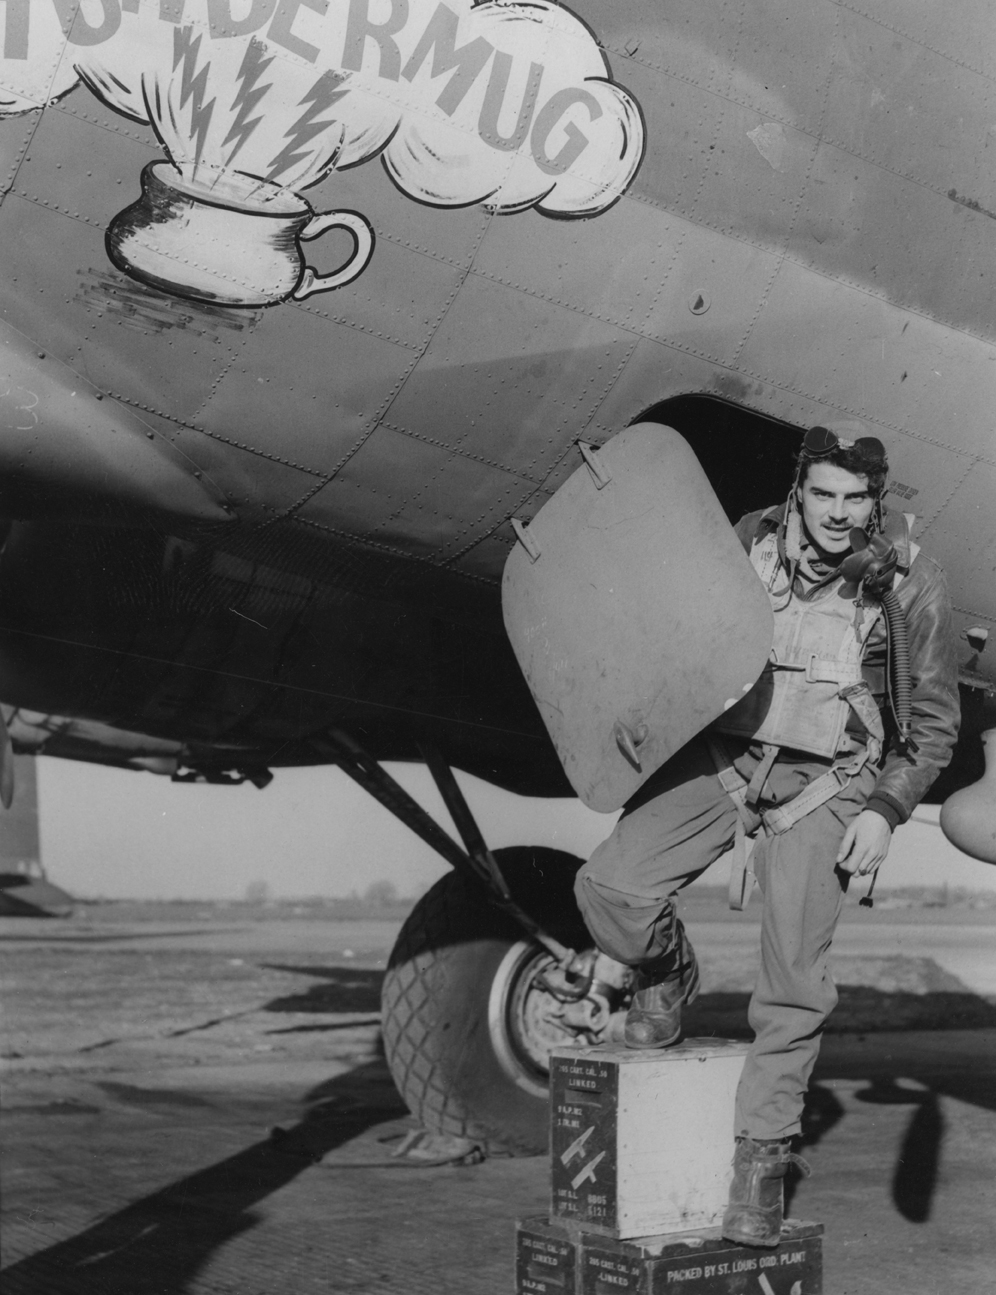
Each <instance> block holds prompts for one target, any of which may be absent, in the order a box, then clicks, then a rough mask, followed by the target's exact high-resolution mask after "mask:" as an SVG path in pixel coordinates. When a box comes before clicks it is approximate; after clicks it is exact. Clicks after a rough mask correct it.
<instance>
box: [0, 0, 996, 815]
mask: <svg viewBox="0 0 996 1295" xmlns="http://www.w3.org/2000/svg"><path fill="white" fill-rule="evenodd" d="M0 18H2V20H3V23H2V25H0V42H2V53H3V58H2V60H0V151H2V159H3V165H2V171H0V174H2V177H3V179H2V185H3V189H2V202H0V240H2V245H3V247H4V249H5V255H4V257H3V270H2V276H3V277H2V298H0V307H2V323H0V327H2V341H3V361H2V368H0V403H2V421H0V430H2V435H0V512H2V515H3V516H4V518H5V519H6V522H5V530H6V538H5V542H4V546H3V550H2V554H0V596H2V603H0V697H2V698H3V701H4V703H5V712H6V714H7V715H8V717H9V718H10V727H11V732H12V735H13V737H14V739H15V745H16V747H17V749H19V750H22V751H31V750H35V751H41V750H44V751H47V752H49V753H52V754H57V755H63V756H67V757H72V758H79V759H85V760H96V761H102V762H105V763H109V764H117V765H121V766H123V767H127V768H133V769H151V770H153V771H156V772H160V773H167V774H176V773H177V772H178V771H179V772H180V773H181V774H182V773H183V772H184V771H192V772H196V773H197V774H198V775H200V776H208V777H213V778H220V777H222V776H223V775H226V774H227V775H233V776H240V777H241V776H246V775H248V776H251V777H254V778H256V779H258V780H259V781H262V780H263V779H264V777H265V774H264V771H265V769H267V768H268V767H273V766H279V765H284V764H295V763H309V762H312V763H315V762H323V761H330V760H332V759H334V752H333V751H332V750H331V749H330V747H329V744H328V741H327V734H328V732H329V730H330V729H331V728H333V727H335V728H339V729H342V730H344V731H346V732H348V733H350V734H351V735H352V736H353V737H355V738H356V739H357V740H359V741H361V742H362V743H363V745H364V746H365V747H366V748H367V750H368V751H369V752H371V753H372V754H373V755H374V756H376V757H377V758H378V759H397V758H416V759H417V758H419V753H420V743H424V742H425V741H427V740H429V741H432V742H433V743H434V744H435V745H436V746H437V747H438V748H439V749H440V750H441V751H442V753H443V755H444V756H445V758H446V759H447V760H448V761H449V762H450V763H451V764H454V765H457V766H459V767H461V768H464V769H466V770H469V771H471V772H473V773H475V774H478V775H480V776H482V777H485V778H487V779H489V780H491V781H493V782H495V783H498V784H501V785H503V786H506V787H509V788H513V789H515V790H517V791H521V792H530V793H533V794H549V795H563V794H567V793H568V791H569V788H568V786H567V783H566V780H565V779H564V776H563V773H562V771H561V769H560V765H559V763H558V761H557V759H556V757H555V755H554V753H553V749H552V746H551V744H550V742H549V740H548V739H547V737H546V734H545V731H544V729H543V727H542V724H541V723H540V720H539V717H538V714H537V711H536V708H535V706H534V704H533V702H532V699H531V697H530V695H529V693H528V691H527V689H526V687H525V684H524V683H523V681H522V679H521V677H520V674H519V671H518V668H517V665H516V663H515V660H514V658H513V656H512V654H511V651H510V649H509V647H508V644H507V641H506V638H505V635H504V631H503V627H502V622H501V612H500V603H499V585H500V578H501V572H502V567H503V563H504V561H505V558H506V556H507V554H508V551H509V549H510V547H511V546H512V545H513V544H514V543H515V536H514V533H513V530H512V527H511V525H510V520H511V519H512V518H517V519H519V520H521V521H523V522H528V521H529V519H530V518H531V517H532V516H533V515H534V514H535V512H536V511H537V510H538V509H539V508H540V507H541V506H542V504H543V503H544V502H545V501H546V500H547V499H548V498H549V497H550V496H551V494H552V493H553V492H554V491H555V490H556V489H557V488H558V486H559V485H561V484H562V483H563V482H564V481H565V480H566V479H567V477H568V476H569V475H570V474H571V473H572V472H573V471H574V470H575V469H576V468H577V467H578V466H579V464H580V463H581V459H580V456H579V452H578V448H577V442H578V441H579V440H582V441H585V442H587V443H589V444H592V445H595V446H598V445H600V444H602V443H603V442H604V441H606V440H607V439H608V438H610V437H611V436H613V435H614V434H615V433H617V432H618V431H620V430H621V429H622V428H624V427H626V426H627V425H629V424H631V423H633V422H635V421H638V420H640V419H645V418H650V419H652V420H657V421H660V422H662V423H668V424H671V425H673V426H675V427H677V428H678V430H679V431H681V432H682V433H683V434H685V435H686V436H687V437H688V438H689V440H690V441H691V443H692V444H693V446H694V447H695V448H696V450H697V452H699V454H700V457H701V458H702V461H703V463H704V464H705V465H706V467H707V471H709V473H710V475H711V476H712V478H713V482H714V485H715V486H716V489H717V491H718V492H719V494H720V497H721V499H722V500H723V502H724V504H725V505H726V506H727V508H728V511H729V513H730V515H731V516H733V517H734V518H735V516H736V515H739V513H741V512H743V511H746V509H748V508H751V507H757V506H760V505H761V504H765V503H769V502H773V501H774V500H776V499H777V498H778V497H780V496H783V495H784V492H785V490H786V488H787V478H786V475H785V474H786V470H787V469H786V467H785V464H786V462H787V461H788V459H787V455H788V452H789V451H790V450H791V448H792V446H793V445H794V444H795V443H796V441H797V437H798V429H801V428H805V427H807V426H810V425H812V424H814V423H819V422H821V421H825V420H829V419H832V418H841V417H856V418H860V419H864V420H866V421H867V422H868V423H869V424H870V425H871V427H872V429H873V430H874V432H875V434H877V435H878V436H880V437H881V439H882V440H883V441H884V442H885V444H886V446H887V448H888V452H889V457H890V463H891V480H890V483H889V494H888V502H889V503H890V505H893V506H899V507H900V508H901V509H903V510H908V511H912V512H915V513H916V514H917V516H918V519H919V521H918V530H917V539H918V540H919V542H920V543H921V544H922V545H923V546H924V548H925V549H926V550H927V551H928V552H929V553H930V554H931V555H932V556H933V557H935V558H936V559H937V560H938V561H939V562H940V563H941V564H942V565H943V566H944V567H945V569H946V570H947V572H948V575H949V579H950V583H951V588H952V592H953V598H954V604H955V607H956V614H955V619H956V630H957V632H958V633H959V635H960V636H961V638H960V641H959V653H960V658H959V659H960V664H961V665H962V666H963V668H964V676H963V678H964V682H965V683H966V685H967V688H966V692H965V710H966V728H965V732H966V735H967V739H966V740H967V741H969V742H975V744H976V752H975V755H974V756H972V754H971V752H969V756H970V758H968V760H967V763H966V761H965V759H964V758H963V759H962V762H961V764H960V765H959V764H957V763H956V769H958V768H961V769H962V770H963V776H962V778H961V780H962V781H965V779H966V778H967V777H968V773H970V772H972V770H973V768H974V765H977V764H978V760H979V754H978V742H977V736H976V735H977V733H978V730H979V728H980V727H983V726H984V725H985V723H986V722H991V716H987V705H988V699H989V697H990V696H991V694H992V691H993V684H994V681H996V651H993V650H990V651H989V653H985V652H982V653H981V654H980V653H979V651H977V650H976V649H977V647H978V645H979V644H980V643H981V642H983V638H980V636H979V633H978V631H982V630H988V629H991V628H992V626H993V622H994V619H996V588H994V581H993V571H994V568H996V508H994V507H993V500H994V499H996V434H994V427H993V410H994V409H996V346H994V343H996V320H994V316H993V309H992V302H993V297H994V286H996V285H994V276H996V258H994V248H996V117H994V113H993V108H992V104H993V101H994V95H993V91H994V80H996V11H994V10H993V7H992V5H991V4H990V3H989V0H957V3H952V4H948V5H944V6H929V5H910V4H908V3H902V2H901V0H869V3H867V4H865V5H863V6H861V7H860V8H859V7H858V6H856V5H852V4H847V3H835V2H833V0H810V2H809V3H807V4H805V5H786V4H784V3H780V2H776V0H747V2H746V3H744V2H743V0H735V2H734V0H729V2H728V3H724V2H723V0H715V2H714V3H710V4H703V3H701V0H666V2H665V3H662V2H661V0H655V2H654V3H651V2H650V0H613V2H612V3H611V4H608V3H604V2H600V0H571V3H570V4H569V5H556V4H553V3H551V2H550V0H488V2H487V3H483V4H479V5H472V4H470V3H468V0H279V3H277V0H82V2H80V0H30V3H29V0H7V3H6V5H5V6H4V9H3V12H2V14H0ZM969 629H971V630H973V631H976V633H975V634H974V636H973V637H972V641H969V638H966V637H965V634H966V631H967V630H969ZM650 646H651V648H652V645H650ZM965 749H966V750H968V748H967V747H966V748H965ZM973 761H974V765H973ZM965 770H967V771H968V772H964V771H965ZM973 776H974V774H973ZM969 780H971V779H970V778H969ZM953 785H955V784H954V783H953V782H952V781H951V779H950V778H949V779H948V783H947V786H948V789H950V788H951V787H952V786H953Z"/></svg>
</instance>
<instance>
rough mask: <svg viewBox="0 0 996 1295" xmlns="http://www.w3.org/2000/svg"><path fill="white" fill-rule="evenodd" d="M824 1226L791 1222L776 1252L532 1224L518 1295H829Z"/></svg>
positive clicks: (703, 1233) (520, 1260)
mask: <svg viewBox="0 0 996 1295" xmlns="http://www.w3.org/2000/svg"><path fill="white" fill-rule="evenodd" d="M822 1238H823V1227H822V1225H821V1224H818V1223H804V1222H800V1221H798V1220H795V1219H789V1220H787V1221H786V1223H785V1225H784V1227H783V1228H782V1239H781V1241H780V1243H779V1244H778V1246H777V1247H775V1248H774V1249H771V1250H759V1249H753V1248H750V1247H747V1246H738V1245H734V1244H733V1242H731V1241H724V1240H723V1238H722V1237H721V1236H720V1234H719V1230H718V1229H716V1228H712V1229H701V1230H698V1231H693V1232H678V1233H669V1234H667V1235H666V1236H657V1237H635V1238H632V1239H630V1240H627V1241H622V1240H617V1239H615V1238H613V1237H604V1236H598V1235H593V1234H591V1233H588V1232H582V1231H581V1229H580V1228H578V1226H577V1225H576V1224H560V1223H550V1222H547V1220H546V1219H543V1218H538V1219H524V1220H522V1221H521V1222H520V1223H519V1225H518V1231H517V1261H516V1287H515V1290H516V1295H822V1292H823V1241H822Z"/></svg>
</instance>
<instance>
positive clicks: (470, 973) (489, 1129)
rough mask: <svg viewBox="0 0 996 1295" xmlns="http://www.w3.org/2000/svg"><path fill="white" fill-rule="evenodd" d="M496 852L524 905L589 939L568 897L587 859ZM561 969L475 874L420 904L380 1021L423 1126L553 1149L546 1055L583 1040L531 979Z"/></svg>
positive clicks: (487, 1144) (510, 1147) (520, 1148)
mask: <svg viewBox="0 0 996 1295" xmlns="http://www.w3.org/2000/svg"><path fill="white" fill-rule="evenodd" d="M495 855H496V858H497V860H498V863H499V866H500V867H501V870H502V873H503V875H504V877H505V879H506V881H507V883H508V885H509V888H510V889H511V890H512V893H513V894H514V895H515V898H516V899H517V900H518V902H519V903H520V904H521V905H522V906H523V907H524V908H526V910H527V911H528V912H530V913H531V914H532V915H533V916H534V917H536V918H538V919H540V920H541V921H542V922H543V923H544V925H545V926H546V928H547V929H548V930H550V931H551V933H552V934H555V935H556V936H557V938H558V939H560V940H562V941H563V942H564V943H565V944H568V945H571V946H572V947H573V948H575V949H577V950H581V949H583V948H585V947H586V946H587V945H588V944H590V937H588V935H587V932H586V931H585V928H584V923H583V922H582V921H581V916H580V914H579V912H578V910H577V907H576V905H575V902H574V895H573V883H574V874H575V872H576V871H577V869H578V867H579V866H580V864H581V860H580V859H577V858H575V857H574V856H573V855H570V854H565V853H563V852H562V851H560V850H549V849H542V848H538V847H513V848H511V849H506V850H497V851H495ZM554 968H555V962H554V959H553V958H552V957H551V956H550V954H549V953H547V951H546V950H545V949H544V948H543V947H542V946H541V945H539V944H536V943H535V942H534V941H532V940H529V939H525V938H523V934H522V931H521V929H520V928H519V927H518V926H517V925H516V924H515V923H514V922H513V921H512V920H511V919H509V918H508V917H506V916H505V915H504V914H503V913H502V912H500V910H498V909H496V908H495V907H494V906H493V905H492V904H491V903H490V901H489V900H488V897H487V895H486V894H485V892H484V890H483V887H482V886H481V885H480V884H479V883H477V882H475V881H474V880H473V879H471V878H467V877H465V876H464V875H462V874H458V873H450V874H449V875H448V876H446V877H443V878H442V879H441V880H440V881H438V882H437V883H436V885H435V886H433V887H432V889H431V890H430V891H429V892H428V893H427V894H426V895H425V896H423V898H422V899H421V900H420V901H419V902H418V904H417V905H416V906H415V908H414V909H413V910H412V912H411V914H410V916H409V918H408V920H407V922H406V923H405V925H404V926H403V927H402V930H401V933H400V935H399V936H398V941H397V943H396V945H395V947H394V950H393V952H392V954H391V959H390V963H389V965H388V969H387V974H386V976H385V978H384V988H383V994H382V1022H383V1038H384V1050H385V1053H386V1055H387V1061H388V1064H389V1066H390V1068H391V1073H392V1075H393V1076H394V1081H395V1083H396V1084H397V1086H398V1091H399V1092H400V1093H401V1096H402V1097H403V1098H404V1100H405V1102H406V1103H407V1104H408V1107H409V1109H410V1110H411V1112H412V1114H413V1115H414V1116H415V1117H416V1118H417V1119H418V1120H419V1121H420V1122H421V1123H422V1125H423V1127H425V1128H426V1129H428V1130H429V1131H430V1132H433V1133H448V1134H455V1135H457V1136H459V1137H465V1138H471V1139H473V1140H474V1141H475V1142H478V1143H480V1144H481V1145H482V1146H483V1147H484V1149H485V1150H486V1151H488V1152H489V1153H494V1152H504V1153H506V1154H508V1153H511V1154H513V1155H535V1154H538V1153H540V1152H542V1151H544V1150H545V1149H546V1146H547V1141H548V1132H549V1131H548V1123H549V1115H548V1091H547V1089H548V1066H547V1055H548V1053H549V1051H550V1049H551V1048H552V1047H555V1046H557V1045H564V1044H566V1045H571V1044H573V1043H576V1042H577V1034H576V1032H573V1033H572V1032H571V1031H570V1030H569V1029H567V1028H566V1027H564V1026H563V1025H562V1024H561V1022H560V1020H559V1019H558V1010H559V1007H560V1005H559V1003H558V1002H557V1000H556V999H555V998H554V997H553V996H552V995H550V994H549V992H548V991H547V990H546V989H545V988H544V986H543V985H542V984H541V983H538V982H537V980H536V976H537V973H538V972H540V971H552V970H553V969H554Z"/></svg>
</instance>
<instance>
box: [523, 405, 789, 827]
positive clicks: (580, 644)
mask: <svg viewBox="0 0 996 1295" xmlns="http://www.w3.org/2000/svg"><path fill="white" fill-rule="evenodd" d="M584 451H585V457H586V459H587V462H585V463H583V464H582V465H581V467H579V468H578V470H577V471H576V472H575V473H574V474H573V475H572V476H571V477H570V478H569V479H568V480H567V481H566V482H565V483H564V485H563V486H561V488H560V489H559V490H558V491H557V492H556V494H555V495H553V497H552V498H551V499H550V500H549V501H548V502H547V503H546V504H545V505H544V506H543V508H541V509H540V511H539V512H538V513H537V514H536V516H535V518H534V519H533V521H532V522H531V524H530V525H529V527H528V528H522V527H518V528H517V529H518V531H519V536H520V539H521V541H522V542H521V543H519V544H516V546H515V548H514V549H513V550H512V552H511V554H510V555H509V558H508V561H507V563H506V565H505V575H504V581H503V586H502V600H503V608H504V614H505V627H506V630H507V632H508V635H509V638H510V640H511V643H512V647H513V649H514V651H515V654H516V656H517V657H518V661H519V665H520V666H521V668H522V671H523V674H524V675H525V677H526V681H527V683H528V684H529V687H530V689H531V691H532V694H533V697H534V698H535V700H536V704H537V706H538V707H539V711H540V714H541V715H542V717H543V720H544V723H545V724H546V727H547V730H548V731H549V733H550V737H551V738H552V739H553V742H554V745H555V747H556V749H557V752H558V754H559V756H560V760H561V763H562V764H563V766H564V771H565V772H566V774H567V777H568V778H569V779H570V782H571V784H572V786H573V787H574V789H575V791H576V792H577V794H578V796H579V797H580V798H581V800H582V801H584V803H585V804H586V805H588V806H589V807H590V808H591V809H596V810H600V811H602V812H605V813H608V812H610V811H612V810H615V809H618V808H619V807H620V806H621V805H623V804H625V802H626V801H627V800H628V799H629V798H630V796H632V795H633V793H634V792H635V791H636V790H637V788H638V787H640V786H641V784H642V783H643V782H645V781H646V779H647V778H649V776H650V775H651V774H652V773H653V772H654V771H655V770H656V769H658V768H659V767H660V766H661V765H662V764H663V763H664V762H665V760H667V759H668V758H669V757H670V756H671V755H672V754H673V753H674V752H675V751H677V750H678V749H679V747H681V746H683V745H684V744H685V743H686V742H687V741H688V740H689V739H690V738H692V737H693V736H694V735H695V734H696V733H698V732H700V731H701V730H702V729H704V728H705V727H706V726H707V725H708V724H709V723H711V722H712V720H714V719H715V718H716V717H717V716H718V715H720V714H722V713H723V711H724V710H726V709H728V708H729V707H730V706H732V705H733V703H734V702H735V701H737V700H738V699H739V698H740V697H742V696H743V695H744V693H745V692H747V691H748V690H749V689H750V688H751V686H752V685H753V683H754V682H755V680H756V679H757V677H758V676H759V674H760V673H761V670H762V668H763V666H764V663H765V661H766V660H767V658H768V653H769V651H770V649H771V642H772V637H773V617H772V612H771V607H770V604H769V601H768V596H767V594H766V592H765V590H764V587H763V585H762V584H761V581H760V580H759V579H758V577H757V575H756V574H755V572H754V569H753V567H752V566H751V564H750V561H749V560H748V558H747V555H746V553H745V552H744V550H743V547H742V545H741V544H740V542H739V540H738V539H737V537H736V535H735V534H734V532H733V528H732V527H731V526H730V523H729V522H728V521H727V519H726V516H725V514H724V512H723V509H722V507H721V506H720V503H719V500H718V499H717V498H716V496H715V494H714V492H713V490H712V487H711V486H710V484H709V481H708V479H707V478H706V475H705V473H704V472H703V470H702V468H701V466H700V465H699V462H698V460H697V459H696V457H695V455H694V453H693V452H692V449H691V447H690V446H689V445H688V443H687V442H686V441H685V440H684V439H683V438H682V437H681V436H679V434H678V433H677V432H675V431H673V430H672V429H671V428H669V427H661V426H659V425H658V424H652V423H644V424H637V425H636V426H634V427H630V428H627V429H626V430H625V431H623V432H620V433H619V435H617V436H615V437H614V438H613V439H612V440H610V441H609V442H607V444H605V445H604V446H603V447H602V448H601V449H599V450H597V451H595V452H592V451H590V450H588V448H587V447H584Z"/></svg>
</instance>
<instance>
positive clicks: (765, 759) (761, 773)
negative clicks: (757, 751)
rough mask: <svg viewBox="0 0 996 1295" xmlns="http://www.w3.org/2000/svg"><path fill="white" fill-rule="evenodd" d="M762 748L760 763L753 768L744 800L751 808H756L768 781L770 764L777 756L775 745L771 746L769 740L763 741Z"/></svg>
mask: <svg viewBox="0 0 996 1295" xmlns="http://www.w3.org/2000/svg"><path fill="white" fill-rule="evenodd" d="M763 749H764V755H763V756H762V757H761V763H760V764H759V765H758V766H757V768H756V769H755V770H754V773H753V775H752V777H751V780H750V782H749V783H748V784H747V792H746V800H747V804H748V805H749V806H750V808H751V809H756V808H757V802H758V801H759V800H760V799H761V796H762V794H763V792H764V784H765V783H766V782H767V781H768V774H769V773H770V772H771V766H772V765H773V764H774V763H775V761H776V760H777V758H778V747H777V746H773V745H772V744H771V743H770V742H765V743H763Z"/></svg>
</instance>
